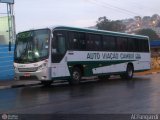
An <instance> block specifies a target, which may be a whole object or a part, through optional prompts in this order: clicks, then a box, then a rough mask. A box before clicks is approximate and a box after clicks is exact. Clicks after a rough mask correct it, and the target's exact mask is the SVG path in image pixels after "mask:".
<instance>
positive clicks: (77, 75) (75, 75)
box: [69, 67, 82, 85]
mask: <svg viewBox="0 0 160 120" xmlns="http://www.w3.org/2000/svg"><path fill="white" fill-rule="evenodd" d="M81 78H82V71H81V69H80V68H78V67H75V68H73V70H72V74H71V79H70V80H69V83H70V84H71V85H78V84H79V83H80V81H81Z"/></svg>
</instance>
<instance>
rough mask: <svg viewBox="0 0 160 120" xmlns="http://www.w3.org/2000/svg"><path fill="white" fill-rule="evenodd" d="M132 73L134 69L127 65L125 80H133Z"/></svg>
mask: <svg viewBox="0 0 160 120" xmlns="http://www.w3.org/2000/svg"><path fill="white" fill-rule="evenodd" d="M133 73H134V68H133V66H132V65H131V64H128V65H127V70H126V78H127V79H132V78H133Z"/></svg>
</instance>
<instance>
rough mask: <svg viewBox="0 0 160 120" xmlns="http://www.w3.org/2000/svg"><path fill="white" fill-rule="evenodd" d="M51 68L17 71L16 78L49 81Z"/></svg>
mask: <svg viewBox="0 0 160 120" xmlns="http://www.w3.org/2000/svg"><path fill="white" fill-rule="evenodd" d="M48 71H49V70H48V69H45V70H41V71H36V72H18V71H15V77H14V79H15V80H38V81H45V80H46V81H47V80H50V79H51V78H50V75H49V72H48Z"/></svg>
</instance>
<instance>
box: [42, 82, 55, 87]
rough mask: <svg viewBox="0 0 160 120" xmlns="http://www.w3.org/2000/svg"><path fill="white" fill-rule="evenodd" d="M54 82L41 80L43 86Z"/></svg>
mask: <svg viewBox="0 0 160 120" xmlns="http://www.w3.org/2000/svg"><path fill="white" fill-rule="evenodd" d="M52 83H53V81H52V80H50V81H41V84H42V85H43V86H45V87H47V86H50V85H51V84H52Z"/></svg>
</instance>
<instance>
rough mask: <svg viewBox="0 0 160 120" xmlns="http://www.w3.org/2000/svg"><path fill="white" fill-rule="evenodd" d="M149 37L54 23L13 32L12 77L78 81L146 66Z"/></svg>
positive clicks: (128, 73)
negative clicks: (14, 33)
mask: <svg viewBox="0 0 160 120" xmlns="http://www.w3.org/2000/svg"><path fill="white" fill-rule="evenodd" d="M150 60H151V59H150V45H149V38H148V37H146V36H141V35H131V34H125V33H119V32H111V31H103V30H93V29H82V28H74V27H65V26H57V27H54V28H50V29H49V28H45V29H36V30H29V31H25V32H20V33H18V34H17V38H16V43H15V52H14V69H15V79H17V80H21V79H35V80H39V81H41V82H42V83H43V84H51V83H52V81H54V80H55V81H56V80H57V81H58V80H63V79H66V80H68V81H69V83H71V84H78V83H79V82H80V80H81V79H82V78H83V77H89V76H98V77H99V78H100V79H107V78H109V77H110V75H120V76H121V77H122V78H125V79H131V78H132V77H133V73H134V72H138V71H145V70H149V69H150Z"/></svg>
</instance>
